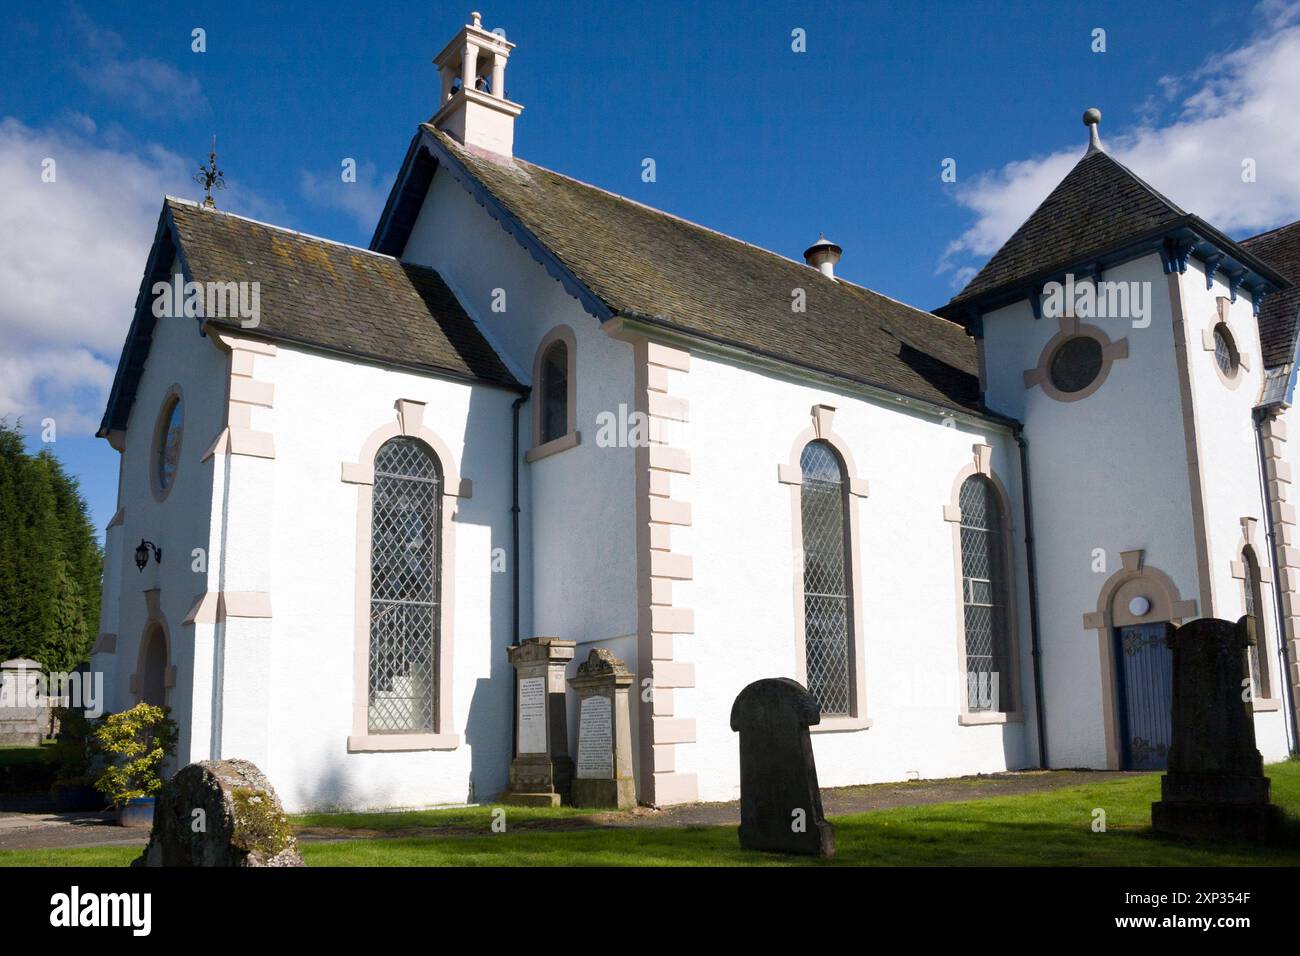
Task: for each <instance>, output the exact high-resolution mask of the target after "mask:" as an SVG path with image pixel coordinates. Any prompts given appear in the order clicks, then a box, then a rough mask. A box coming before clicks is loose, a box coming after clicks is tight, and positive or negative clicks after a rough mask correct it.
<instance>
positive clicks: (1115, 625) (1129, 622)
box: [1083, 551, 1196, 770]
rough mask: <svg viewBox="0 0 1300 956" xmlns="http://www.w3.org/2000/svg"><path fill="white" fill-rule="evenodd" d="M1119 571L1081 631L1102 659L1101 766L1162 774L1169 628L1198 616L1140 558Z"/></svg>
mask: <svg viewBox="0 0 1300 956" xmlns="http://www.w3.org/2000/svg"><path fill="white" fill-rule="evenodd" d="M1121 559H1122V561H1123V565H1124V566H1123V568H1121V569H1120V570H1119V571H1116V572H1115V573H1114V574H1112V575H1111V576H1110V577H1109V578H1108V579H1107V580H1106V583H1105V584H1103V585H1102V587H1101V594H1100V595H1099V597H1098V601H1097V610H1096V611H1095V612H1093V613H1090V614H1085V615H1084V616H1083V626H1084V627H1086V628H1089V629H1092V630H1095V631H1096V632H1097V639H1098V650H1099V653H1100V656H1101V694H1102V718H1103V719H1102V723H1103V726H1104V732H1105V737H1106V766H1107V767H1108V768H1109V769H1112V770H1158V769H1163V768H1164V766H1165V762H1166V760H1167V757H1168V748H1169V742H1170V741H1169V734H1170V711H1171V708H1172V700H1173V698H1172V695H1173V661H1172V655H1171V653H1170V651H1169V646H1168V643H1167V639H1168V632H1169V627H1170V625H1171V624H1175V625H1176V624H1181V623H1182V622H1183V621H1184V620H1186V619H1188V618H1191V617H1195V616H1196V602H1195V601H1192V600H1186V601H1185V600H1183V599H1182V598H1181V597H1180V596H1179V593H1178V586H1177V585H1175V584H1174V582H1173V579H1172V578H1170V577H1169V575H1167V574H1165V573H1164V572H1163V571H1161V570H1160V569H1159V568H1154V567H1150V566H1148V565H1145V563H1144V561H1143V552H1141V551H1125V552H1123V553H1122V555H1121Z"/></svg>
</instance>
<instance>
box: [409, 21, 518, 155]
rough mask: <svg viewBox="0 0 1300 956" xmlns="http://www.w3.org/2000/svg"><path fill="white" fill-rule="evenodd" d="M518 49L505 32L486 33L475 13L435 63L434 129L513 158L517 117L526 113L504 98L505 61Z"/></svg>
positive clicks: (473, 146)
mask: <svg viewBox="0 0 1300 956" xmlns="http://www.w3.org/2000/svg"><path fill="white" fill-rule="evenodd" d="M514 48H515V45H514V44H513V43H510V42H508V41H507V40H506V38H505V31H502V30H498V31H496V32H490V31H488V30H485V29H483V25H482V18H481V17H480V16H479V14H477V13H471V14H470V22H469V23H467V24H466V25H465V26H464V27H462V28H461V31H460V32H459V33H457V34H456V36H455V37H454V38H453V39H452V41H451V42H450V43H448V44H447V45H446V46H445V47H443V49H442V52H441V53H439V54H438V55H437V56H436V57H435V58H434V60H433V62H434V65H436V66H437V67H438V76H439V80H440V83H441V90H440V98H439V100H438V109H437V111H436V112H435V113H434V115H433V119H432V120H431V122H432V123H433V125H434V126H436V127H437V128H438V129H441V130H444V131H445V132H447V133H448V134H450V135H451V136H453V137H455V138H456V139H457V140H459V141H460V142H461V143H464V144H465V145H466V146H468V147H470V148H472V149H479V150H483V151H485V152H488V153H492V154H495V155H497V156H502V157H507V158H508V157H510V156H511V155H513V152H514V141H515V117H516V116H518V115H519V114H520V113H522V112H523V109H524V108H523V107H522V106H521V105H520V104H518V103H512V102H511V101H510V100H508V99H506V96H505V93H506V61H507V60H508V59H509V58H510V51H511V50H513V49H514Z"/></svg>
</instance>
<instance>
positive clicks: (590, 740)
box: [578, 695, 614, 780]
mask: <svg viewBox="0 0 1300 956" xmlns="http://www.w3.org/2000/svg"><path fill="white" fill-rule="evenodd" d="M612 717H613V714H612V711H611V708H610V701H609V698H608V697H603V696H599V695H593V696H591V697H587V698H585V699H584V700H583V701H582V709H581V711H580V712H579V714H578V778H579V779H580V780H597V779H602V778H611V777H613V776H614V728H613V724H612Z"/></svg>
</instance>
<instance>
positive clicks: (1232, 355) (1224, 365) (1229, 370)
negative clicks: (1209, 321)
mask: <svg viewBox="0 0 1300 956" xmlns="http://www.w3.org/2000/svg"><path fill="white" fill-rule="evenodd" d="M1214 361H1215V362H1217V363H1218V365H1219V371H1220V372H1222V373H1223V374H1224V375H1225V376H1227V377H1228V378H1232V377H1233V376H1234V375H1236V374H1237V364H1238V361H1239V360H1238V356H1237V343H1236V342H1234V341H1233V340H1232V333H1231V332H1229V331H1228V327H1227V326H1226V325H1224V324H1223V323H1222V322H1220V323H1219V324H1218V325H1217V326H1215V328H1214Z"/></svg>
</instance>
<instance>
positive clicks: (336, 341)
mask: <svg viewBox="0 0 1300 956" xmlns="http://www.w3.org/2000/svg"><path fill="white" fill-rule="evenodd" d="M167 208H168V210H169V211H170V213H171V216H172V219H173V221H174V222H175V226H176V233H177V236H178V238H179V240H180V246H181V252H182V254H183V255H184V257H185V262H186V264H187V265H188V267H189V273H190V275H189V278H190V279H192V280H193V281H196V282H208V281H212V282H244V281H247V282H258V283H259V284H260V291H261V303H260V305H261V315H260V324H259V325H258V326H257V327H256V328H255V329H250V330H247V331H248V332H249V333H250V334H254V335H258V336H264V337H267V338H271V339H278V340H281V341H287V342H297V343H302V344H307V345H313V346H319V347H322V348H325V349H329V350H331V351H337V352H341V353H344V354H347V355H354V356H357V357H358V358H363V359H376V360H380V361H384V362H389V363H394V364H401V365H408V366H414V367H420V368H428V369H432V370H436V371H440V372H446V373H449V374H451V375H453V376H456V377H460V378H472V379H478V380H482V381H487V382H494V383H497V384H501V385H507V386H515V385H517V384H518V383H517V382H516V381H515V379H514V377H513V376H511V374H510V372H509V371H508V370H507V369H506V367H505V365H504V364H503V363H502V361H501V359H500V357H499V356H498V355H497V354H496V352H495V351H493V349H492V347H491V346H490V345H488V343H487V341H486V340H485V339H484V338H483V336H482V335H481V334H480V333H479V331H478V329H477V328H476V327H475V325H474V323H473V321H472V320H471V319H470V318H469V316H468V315H466V314H465V310H464V309H463V308H461V305H460V303H459V302H458V301H457V300H456V297H455V295H453V294H452V292H451V290H450V289H448V288H447V285H446V283H444V282H443V281H442V277H441V276H439V275H438V273H437V272H435V271H434V270H432V269H427V268H424V267H422V266H417V265H412V264H410V263H407V262H400V261H398V260H397V259H394V258H393V257H391V256H384V255H380V254H378V253H375V252H371V251H370V250H368V249H361V248H358V247H356V246H348V245H343V244H341V243H336V242H330V241H329V240H326V239H318V238H316V237H313V236H306V235H303V234H301V233H297V232H292V231H290V230H287V229H280V228H278V227H275V226H269V225H266V224H264V223H260V222H256V221H254V220H251V219H244V218H243V217H241V216H234V215H231V214H229V213H223V212H218V211H217V210H213V209H205V208H203V207H202V206H198V205H193V204H190V203H186V202H182V201H180V200H177V199H172V198H168V200H167ZM212 324H215V325H219V326H227V327H231V328H236V329H238V328H239V322H238V320H237V319H235V320H233V321H231V322H221V321H213V323H212Z"/></svg>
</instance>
